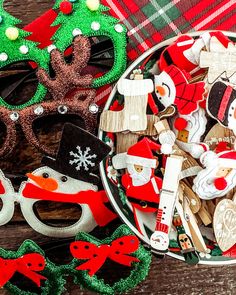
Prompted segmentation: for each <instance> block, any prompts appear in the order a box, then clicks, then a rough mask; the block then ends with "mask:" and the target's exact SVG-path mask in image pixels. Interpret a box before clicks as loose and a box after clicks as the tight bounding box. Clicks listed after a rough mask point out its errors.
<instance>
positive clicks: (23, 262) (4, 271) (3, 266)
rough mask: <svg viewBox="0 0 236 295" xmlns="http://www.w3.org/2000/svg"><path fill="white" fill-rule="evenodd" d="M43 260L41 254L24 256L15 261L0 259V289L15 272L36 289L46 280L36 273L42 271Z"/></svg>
mask: <svg viewBox="0 0 236 295" xmlns="http://www.w3.org/2000/svg"><path fill="white" fill-rule="evenodd" d="M44 268H45V259H44V257H43V256H42V255H41V254H38V253H32V254H26V255H24V256H22V257H19V258H17V259H4V258H0V287H3V286H4V285H5V284H6V283H7V282H8V281H9V280H10V279H11V278H12V277H13V276H14V274H15V273H16V272H18V273H21V274H22V275H24V276H25V277H27V278H29V279H30V280H31V281H33V282H34V283H35V284H36V285H37V286H38V287H40V285H41V282H40V281H41V280H46V278H45V277H44V276H42V275H40V274H38V273H37V272H39V271H42V270H44Z"/></svg>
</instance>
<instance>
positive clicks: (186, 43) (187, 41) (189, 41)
mask: <svg viewBox="0 0 236 295" xmlns="http://www.w3.org/2000/svg"><path fill="white" fill-rule="evenodd" d="M193 43H194V39H190V40H186V41H182V42H178V43H177V46H178V47H181V46H186V45H190V44H193Z"/></svg>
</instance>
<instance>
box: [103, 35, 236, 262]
mask: <svg viewBox="0 0 236 295" xmlns="http://www.w3.org/2000/svg"><path fill="white" fill-rule="evenodd" d="M221 54H222V55H221ZM234 67H235V44H234V42H233V40H231V39H230V38H228V37H227V35H226V34H224V33H222V32H219V31H215V32H205V33H202V34H199V36H197V37H195V38H193V37H192V36H190V35H183V36H179V37H176V38H175V39H174V41H173V42H172V43H171V44H169V45H168V46H166V47H165V48H162V51H161V52H160V47H158V48H157V51H156V52H155V50H152V52H150V54H149V55H147V54H146V55H145V56H144V58H142V57H141V58H140V59H139V63H138V62H137V63H136V64H135V66H134V67H132V66H131V67H130V71H129V70H127V71H126V74H125V75H124V76H123V77H122V78H121V79H120V80H119V82H118V84H117V91H116V92H114V94H113V95H112V96H111V98H110V99H109V101H108V103H107V105H106V107H105V110H104V111H103V113H102V114H101V118H100V126H99V127H100V130H101V132H100V138H101V139H102V140H103V141H105V142H107V143H108V144H109V145H110V146H112V147H113V150H112V154H110V155H109V156H108V158H107V160H106V161H103V164H102V165H101V171H102V175H103V181H104V184H105V188H106V191H107V193H108V195H109V198H110V199H111V202H112V203H113V205H114V206H115V208H116V210H117V212H118V214H119V215H120V216H121V218H122V220H123V221H125V222H126V223H127V224H128V225H129V226H130V228H131V229H132V230H133V231H134V232H135V233H136V234H137V235H138V236H139V237H140V238H141V239H142V240H143V241H144V242H145V243H147V244H148V245H149V246H150V247H151V249H152V250H153V252H155V253H158V254H159V255H165V254H166V253H167V252H169V253H170V254H171V253H172V254H174V255H175V257H179V258H181V257H182V258H184V259H185V261H186V262H187V263H189V264H197V263H199V262H201V261H208V262H209V263H211V262H212V263H217V262H219V261H222V262H223V261H230V260H233V259H234V258H235V257H236V256H235V243H236V239H235V235H234V232H235V230H234V228H235V203H234V199H235V186H236V181H235V171H236V170H235V169H236V165H235V159H236V152H235V133H234V132H235V126H236V121H235V120H236V119H235V118H236V116H235V101H236V99H235V87H236V86H235V85H236V84H235V83H236V81H235V77H236V74H235V69H234Z"/></svg>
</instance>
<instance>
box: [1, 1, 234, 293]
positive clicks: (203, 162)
mask: <svg viewBox="0 0 236 295" xmlns="http://www.w3.org/2000/svg"><path fill="white" fill-rule="evenodd" d="M0 3H1V7H0V15H1V19H0V35H1V37H2V42H1V45H0V69H1V72H2V74H3V75H9V76H10V75H11V74H12V75H14V74H15V73H17V74H19V73H20V74H21V75H22V76H20V78H18V79H16V80H15V81H14V83H12V84H11V83H9V84H10V85H6V87H5V88H4V87H3V89H1V91H0V95H1V97H0V104H1V106H0V120H1V121H2V123H3V124H4V125H5V127H6V136H5V137H4V140H3V143H2V146H1V148H0V157H1V158H2V159H3V158H6V159H9V157H12V155H14V153H15V147H16V140H17V136H18V129H19V128H18V127H19V126H20V127H21V129H22V131H23V133H24V135H25V137H26V139H27V141H28V143H29V145H32V146H34V147H35V148H36V149H38V150H39V151H40V152H42V154H43V158H42V165H41V167H38V168H37V169H36V170H34V171H33V172H28V173H27V174H26V176H27V179H26V180H25V181H23V182H22V183H21V185H20V186H19V188H15V187H14V186H13V184H12V183H11V180H10V179H9V177H8V176H7V173H6V171H2V170H1V171H0V199H1V201H2V208H1V211H0V225H1V226H4V225H6V224H7V223H9V222H10V221H11V219H12V217H13V216H14V211H15V204H16V203H18V204H19V205H20V208H21V212H22V214H23V216H24V219H25V221H26V222H27V223H28V224H29V226H31V227H32V228H33V229H34V230H35V231H37V232H38V233H40V234H42V235H45V236H48V237H54V238H58V244H59V245H60V239H61V238H71V237H75V241H74V242H72V243H67V248H68V249H69V252H70V255H71V256H72V258H71V261H70V262H68V263H67V264H65V263H61V264H58V263H57V264H55V263H54V262H52V261H51V260H50V259H49V257H48V255H47V251H43V245H42V247H41V245H40V246H38V245H37V244H35V243H34V242H33V241H30V240H27V241H25V242H24V243H23V244H22V245H21V246H19V249H18V250H17V249H16V251H8V250H4V249H2V248H0V287H4V288H6V289H7V290H8V291H9V292H11V293H12V294H23V295H24V294H25V295H30V294H32V295H35V294H42V295H43V294H53V295H59V294H62V293H63V292H64V291H66V290H65V284H66V282H67V278H68V277H73V282H74V284H76V285H79V286H81V287H83V288H87V289H90V290H92V291H95V292H99V293H102V294H115V293H124V292H127V291H129V290H130V289H132V288H134V287H135V286H136V285H137V284H139V283H140V282H141V281H142V280H144V279H145V278H146V276H147V274H148V271H149V268H150V264H151V256H152V255H151V252H154V253H157V254H159V256H164V255H165V254H166V253H167V252H169V253H172V254H173V253H175V254H176V255H177V257H181V258H183V259H184V260H185V261H186V262H187V263H189V264H192V265H194V264H197V263H199V262H200V261H201V260H209V261H214V260H216V261H219V260H222V261H227V260H228V261H230V260H231V259H233V258H236V257H235V256H236V251H235V242H236V232H235V214H236V205H235V200H236V195H235V186H236V180H235V179H236V178H235V177H236V164H235V163H236V162H235V161H236V151H235V145H234V141H235V132H236V123H235V122H236V112H235V107H236V94H235V93H236V92H235V87H236V86H235V85H236V78H235V77H236V76H235V71H236V60H235V44H234V42H233V40H231V39H230V38H228V37H227V35H226V34H223V33H222V32H219V31H216V32H205V33H203V34H202V35H199V36H198V37H196V38H193V37H192V36H190V35H183V36H179V37H177V38H176V39H175V40H174V41H173V42H172V43H171V44H170V45H168V46H166V47H165V48H162V50H161V51H160V50H159V51H157V52H155V51H154V52H153V51H152V53H150V54H149V55H145V58H144V59H142V60H141V62H140V63H139V65H138V66H136V67H135V69H132V71H130V72H129V74H128V75H125V76H122V77H121V78H120V76H121V75H122V74H123V72H124V71H125V68H126V43H127V36H126V32H127V30H126V28H125V26H124V25H122V24H120V23H119V21H118V20H117V19H115V18H113V17H111V16H108V15H107V14H106V11H107V10H108V8H107V7H105V6H103V5H101V4H100V3H99V1H98V0H73V1H72V0H71V1H67V0H57V1H56V3H55V5H54V7H53V8H52V9H50V10H49V11H47V12H46V13H45V14H44V15H42V16H41V17H39V18H38V19H36V20H35V21H34V22H32V23H31V24H29V25H27V26H26V27H25V28H24V29H19V28H17V27H16V25H17V24H18V23H19V21H18V20H17V19H15V18H14V17H12V16H11V15H10V14H9V13H7V12H6V11H5V10H4V8H3V0H1V1H0ZM22 61H24V62H26V64H27V66H26V68H20V69H19V68H18V67H16V68H14V67H13V68H12V65H14V64H15V63H16V62H17V63H18V62H22ZM212 61H214V62H212ZM8 68H9V71H6V69H8ZM127 72H128V71H127ZM127 72H126V73H127ZM9 73H10V74H9ZM119 78H120V79H119ZM116 80H118V84H117V93H116V94H115V96H111V98H110V99H109V101H108V102H107V105H106V106H105V109H104V110H103V111H102V110H101V107H100V106H99V104H100V102H99V97H98V96H97V95H96V94H97V91H96V89H97V88H98V87H101V86H104V85H107V84H109V83H112V82H114V81H116ZM9 81H10V78H9ZM31 81H37V82H38V84H37V88H36V92H35V93H34V95H33V96H32V97H29V98H28V100H27V101H26V102H21V101H18V100H19V98H18V97H17V96H14V93H15V91H16V90H17V89H18V88H20V87H21V86H22V85H23V84H24V83H28V82H31ZM3 86H4V85H3ZM12 95H13V100H12ZM10 97H11V98H10ZM13 102H14V103H13ZM100 111H102V113H101V114H100V113H99V112H100ZM52 115H56V116H58V117H60V118H61V117H62V118H63V119H65V118H67V117H69V118H72V117H73V116H76V117H78V118H79V120H80V121H79V122H80V124H78V126H77V125H75V124H71V123H70V122H67V123H65V124H64V123H61V125H60V126H61V132H60V133H61V136H60V142H59V143H58V148H57V150H55V149H53V148H52V147H50V146H49V147H48V146H46V145H45V144H43V143H42V142H41V141H40V139H39V137H38V136H37V134H36V130H35V121H37V120H39V119H46V118H48V117H50V116H52ZM98 128H99V129H100V139H99V138H98V137H97V136H96V132H97V129H98ZM99 165H100V168H101V176H102V181H103V183H104V189H103V188H102V186H101V179H100V175H99V171H98V167H99ZM22 169H23V168H22ZM104 172H105V173H104ZM41 201H50V202H53V203H69V204H74V205H79V206H80V207H81V215H79V216H78V220H76V221H75V223H74V224H72V225H69V226H68V225H67V226H64V227H63V226H60V227H59V226H57V227H55V226H51V225H49V224H48V223H46V221H44V220H43V219H41V218H40V216H39V215H38V214H37V213H36V212H35V204H36V203H38V202H41ZM109 201H111V203H112V204H113V206H114V208H112V206H111V204H110V202H109ZM115 209H116V210H115ZM115 211H116V212H115ZM117 213H118V215H120V217H121V219H122V220H123V221H124V222H125V223H127V225H121V226H120V227H119V228H118V229H117V230H116V231H115V232H114V233H113V235H112V236H111V237H110V238H106V239H104V240H99V239H97V238H95V237H93V236H91V235H89V234H88V233H89V232H91V231H92V230H93V229H94V228H95V227H97V226H100V227H106V226H107V225H108V224H109V223H110V222H112V221H113V220H115V219H116V218H117ZM135 234H136V235H135ZM139 238H140V239H139ZM142 244H146V245H145V247H144V245H142ZM109 260H110V261H112V262H114V263H116V264H120V265H122V266H124V267H126V268H127V269H128V270H129V274H127V276H126V277H120V278H119V280H118V281H116V282H115V283H113V284H110V283H107V282H105V280H104V278H103V277H101V276H100V273H99V271H100V269H102V268H103V267H104V264H105V263H106V262H107V261H109ZM19 274H20V275H21V278H22V276H23V278H24V279H21V280H17V279H16V276H17V275H19ZM22 281H23V283H24V281H26V285H24V284H22ZM27 282H28V283H29V284H27Z"/></svg>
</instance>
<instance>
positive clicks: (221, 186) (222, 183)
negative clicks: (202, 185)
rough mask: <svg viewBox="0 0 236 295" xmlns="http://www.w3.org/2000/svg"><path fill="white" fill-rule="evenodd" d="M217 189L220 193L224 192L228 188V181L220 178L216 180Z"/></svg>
mask: <svg viewBox="0 0 236 295" xmlns="http://www.w3.org/2000/svg"><path fill="white" fill-rule="evenodd" d="M214 185H215V188H216V189H218V190H219V191H223V190H224V189H226V187H227V181H226V180H225V178H224V177H219V178H216V179H215V180H214Z"/></svg>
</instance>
